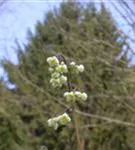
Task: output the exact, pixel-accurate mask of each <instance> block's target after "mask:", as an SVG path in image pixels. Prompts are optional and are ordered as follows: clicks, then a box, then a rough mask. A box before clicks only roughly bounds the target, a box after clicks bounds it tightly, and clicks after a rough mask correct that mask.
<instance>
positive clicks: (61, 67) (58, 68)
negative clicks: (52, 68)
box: [56, 63, 68, 73]
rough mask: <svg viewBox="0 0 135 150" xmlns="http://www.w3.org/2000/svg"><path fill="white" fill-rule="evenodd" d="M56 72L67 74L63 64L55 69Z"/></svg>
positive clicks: (65, 66)
mask: <svg viewBox="0 0 135 150" xmlns="http://www.w3.org/2000/svg"><path fill="white" fill-rule="evenodd" d="M56 71H57V72H59V73H67V72H68V68H67V65H66V64H63V63H62V64H61V65H58V66H57V67H56Z"/></svg>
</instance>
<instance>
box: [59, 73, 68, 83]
mask: <svg viewBox="0 0 135 150" xmlns="http://www.w3.org/2000/svg"><path fill="white" fill-rule="evenodd" d="M59 79H60V83H61V84H65V83H67V77H66V76H64V75H62V76H60V78H59Z"/></svg>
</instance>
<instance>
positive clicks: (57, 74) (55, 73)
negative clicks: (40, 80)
mask: <svg viewBox="0 0 135 150" xmlns="http://www.w3.org/2000/svg"><path fill="white" fill-rule="evenodd" d="M59 76H60V74H59V73H58V72H54V73H52V75H51V77H52V78H58V77H59Z"/></svg>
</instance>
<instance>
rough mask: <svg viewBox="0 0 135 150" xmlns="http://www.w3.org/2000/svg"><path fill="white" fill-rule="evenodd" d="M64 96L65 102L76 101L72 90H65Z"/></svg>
mask: <svg viewBox="0 0 135 150" xmlns="http://www.w3.org/2000/svg"><path fill="white" fill-rule="evenodd" d="M64 97H66V100H67V102H75V101H76V96H75V94H74V92H66V93H65V94H64Z"/></svg>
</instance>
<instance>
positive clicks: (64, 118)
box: [47, 113, 71, 130]
mask: <svg viewBox="0 0 135 150" xmlns="http://www.w3.org/2000/svg"><path fill="white" fill-rule="evenodd" d="M70 121H71V118H70V117H69V116H68V114H67V113H64V114H62V115H60V116H58V117H54V118H51V119H49V120H48V121H47V122H48V126H49V127H53V128H54V129H55V130H57V128H58V127H59V125H66V124H67V123H69V122H70Z"/></svg>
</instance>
